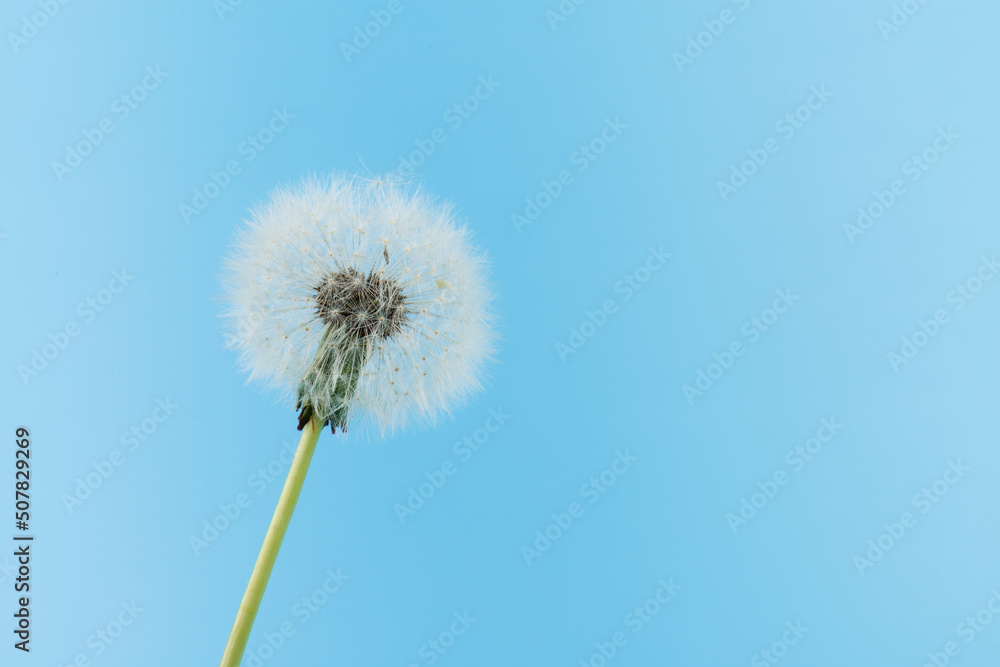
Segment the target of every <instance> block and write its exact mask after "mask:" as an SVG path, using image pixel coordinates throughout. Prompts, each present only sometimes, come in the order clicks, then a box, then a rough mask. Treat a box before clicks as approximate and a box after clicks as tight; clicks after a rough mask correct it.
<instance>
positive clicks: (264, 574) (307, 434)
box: [219, 416, 323, 667]
mask: <svg viewBox="0 0 1000 667" xmlns="http://www.w3.org/2000/svg"><path fill="white" fill-rule="evenodd" d="M322 430H323V420H322V418H320V417H318V416H313V417H312V419H310V420H309V423H308V424H306V426H305V428H303V429H302V438H301V440H299V448H298V449H297V450H296V451H295V458H294V459H293V460H292V465H291V468H289V470H288V478H287V479H285V487H284V488H283V489H282V490H281V497H280V498H278V507H277V508H276V509H275V510H274V516H273V517H272V518H271V525H270V526H269V527H268V529H267V535H265V536H264V545H263V546H262V547H261V548H260V555H259V556H257V564H256V565H254V568H253V574H251V575H250V583H249V584H247V590H246V593H244V594H243V601H242V602H241V603H240V610H239V611H238V612H237V614H236V622H235V623H233V629H232V631H231V632H230V633H229V642H228V643H227V644H226V652H225V653H224V654H223V655H222V662H221V663H219V665H220V667H239V664H240V661H241V660H242V659H243V651H244V650H245V649H246V646H247V640H248V639H249V638H250V629H251V628H252V627H253V622H254V619H255V618H257V610H258V609H259V608H260V601H261V598H263V597H264V588H265V587H266V586H267V580H268V579H269V578H270V577H271V570H272V569H273V568H274V561H275V559H276V558H277V557H278V550H279V549H280V548H281V541H282V540H283V539H284V537H285V531H286V530H288V522H289V521H291V518H292V512H294V511H295V503H296V502H297V501H298V499H299V492H300V491H301V490H302V483H303V482H304V481H305V479H306V472H307V471H308V470H309V462H310V461H311V460H312V456H313V452H314V451H316V441H317V440H319V434H320V431H322Z"/></svg>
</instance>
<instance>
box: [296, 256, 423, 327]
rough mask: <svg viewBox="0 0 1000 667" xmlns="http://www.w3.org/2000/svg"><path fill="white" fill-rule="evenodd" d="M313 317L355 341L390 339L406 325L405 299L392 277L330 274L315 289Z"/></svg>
mask: <svg viewBox="0 0 1000 667" xmlns="http://www.w3.org/2000/svg"><path fill="white" fill-rule="evenodd" d="M315 291H316V296H315V299H316V314H317V315H319V317H320V319H321V320H323V322H324V323H325V324H328V325H331V326H333V327H335V328H341V327H343V328H344V329H346V331H347V332H348V334H349V335H351V336H352V337H356V338H364V337H367V336H378V337H379V338H389V337H390V336H392V335H393V334H395V333H397V332H398V331H399V330H400V329H401V328H402V327H403V324H404V323H405V322H406V318H407V314H408V313H407V309H406V296H404V295H403V293H402V292H401V291H400V289H399V285H397V284H396V282H395V281H394V280H392V279H391V278H387V277H385V276H383V275H381V274H378V273H375V272H374V271H373V272H371V273H369V274H368V275H367V276H366V275H365V274H363V273H361V272H360V271H358V270H357V269H353V268H349V269H344V270H341V271H337V272H336V273H330V274H328V275H327V277H326V279H324V280H323V282H321V283H320V284H319V285H317V286H316V288H315Z"/></svg>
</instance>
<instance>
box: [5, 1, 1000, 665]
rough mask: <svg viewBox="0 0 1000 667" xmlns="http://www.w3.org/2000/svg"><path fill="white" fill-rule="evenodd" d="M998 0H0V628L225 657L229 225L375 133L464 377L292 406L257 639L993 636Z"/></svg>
mask: <svg viewBox="0 0 1000 667" xmlns="http://www.w3.org/2000/svg"><path fill="white" fill-rule="evenodd" d="M577 2H579V0H577ZM223 3H226V4H223ZM230 10H231V11H230ZM560 12H561V13H560ZM563 19H565V20H563ZM998 20H1000V7H998V6H997V5H996V4H995V3H992V2H986V1H985V0H983V1H978V2H977V1H972V0H969V1H966V2H949V3H945V2H917V0H906V1H901V2H896V3H893V2H891V1H890V0H880V1H869V2H798V1H796V2H792V1H790V0H789V1H785V2H770V3H767V2H759V1H758V0H736V1H734V2H728V1H726V0H717V1H714V2H697V3H695V2H683V3H682V2H668V3H664V2H652V1H650V2H599V1H597V0H590V1H588V2H582V3H581V4H576V2H574V1H573V0H563V1H562V2H561V3H560V2H558V1H557V0H547V1H544V2H526V1H525V2H521V1H518V2H500V1H499V0H496V1H493V2H476V3H454V2H452V3H447V2H430V1H424V2H411V1H410V0H400V1H399V2H396V1H395V0H394V1H393V2H389V0H377V1H374V2H369V1H364V2H344V3H320V2H287V3H273V2H272V3H265V2H260V1H256V2H255V1H251V0H247V1H245V2H242V3H237V2H236V1H235V0H228V1H227V0H220V1H219V2H215V3H214V4H213V2H210V1H209V0H202V1H199V2H170V3H167V2H161V3H151V2H143V3H130V2H110V1H104V2H102V1H96V2H69V3H68V4H61V2H60V1H59V0H43V1H41V2H38V1H37V0H9V1H8V2H5V3H4V5H3V9H2V11H0V28H2V32H3V34H4V35H5V37H4V43H3V44H2V45H0V68H2V73H0V91H2V100H3V103H2V105H0V128H2V131H0V146H2V156H3V160H2V167H0V183H2V187H0V234H2V236H0V272H2V273H0V277H2V280H3V285H4V288H3V290H2V291H0V294H2V304H0V310H2V313H3V327H2V328H0V353H2V355H3V360H2V363H0V371H2V373H3V379H2V381H0V387H2V391H3V395H2V401H0V404H2V406H3V408H2V424H0V429H2V431H0V432H2V440H3V443H4V444H3V447H2V451H3V452H4V455H3V459H4V460H3V462H2V465H0V470H2V471H3V474H2V481H0V499H2V500H0V516H2V517H4V519H3V522H2V526H3V527H2V529H0V541H2V542H3V544H5V545H9V544H12V542H9V540H10V537H11V536H12V535H13V533H14V532H15V530H14V526H13V474H14V469H13V458H14V454H13V451H14V435H13V434H14V429H15V427H16V426H19V425H25V426H27V427H29V429H30V431H31V434H32V448H33V458H32V461H31V462H32V472H33V475H34V476H33V478H32V491H31V494H32V503H33V516H32V523H31V533H32V534H34V535H35V542H34V546H33V549H34V552H33V561H32V574H31V576H32V591H31V593H32V597H31V609H32V614H33V615H32V629H33V634H32V643H31V647H32V651H31V653H30V655H23V654H21V653H20V652H19V651H16V650H14V649H13V647H12V644H13V636H12V634H11V630H12V628H13V619H12V616H11V614H13V611H14V604H15V599H14V598H15V595H14V591H13V588H12V586H13V576H14V574H13V572H12V566H13V561H12V560H11V559H10V558H9V557H0V565H3V569H2V570H0V610H2V614H0V616H2V618H4V619H6V620H4V621H3V622H2V623H0V633H2V636H4V637H6V638H7V639H5V640H4V645H3V646H0V656H2V657H0V664H3V665H8V664H9V665H18V664H26V665H45V666H54V665H60V666H62V665H70V664H73V663H74V661H77V664H80V665H86V664H92V665H95V666H100V667H112V666H117V665H121V666H129V667H133V666H135V665H144V666H146V665H148V666H161V665H163V666H174V665H182V664H183V665H188V664H190V665H214V664H217V662H218V659H219V657H220V655H221V651H222V648H223V646H224V644H225V640H226V636H227V633H228V631H229V628H230V626H231V624H232V621H233V618H234V614H235V611H236V608H237V605H238V603H239V600H240V596H241V595H242V592H243V588H244V586H245V584H246V581H247V578H248V576H249V573H250V570H251V568H252V565H253V562H254V559H255V558H256V554H257V550H258V548H259V545H260V542H261V539H262V537H263V534H264V531H265V530H266V527H267V524H268V522H269V520H270V517H271V512H272V510H273V507H274V504H275V502H276V499H277V496H278V493H279V490H280V486H281V481H282V480H283V477H284V471H285V469H286V466H285V464H284V463H282V459H281V452H282V447H283V443H286V442H289V443H292V444H293V445H294V443H295V442H296V441H297V436H298V433H297V432H296V431H295V428H294V427H295V415H294V413H293V411H292V410H291V409H290V408H289V407H288V406H284V405H280V404H276V402H275V397H274V396H273V395H270V394H267V393H264V392H261V391H259V390H257V389H256V388H254V387H246V386H244V379H243V377H241V376H240V375H239V373H238V372H237V371H236V370H235V368H234V364H235V357H234V355H233V354H232V353H230V352H228V351H226V350H225V349H224V342H225V341H224V335H223V332H222V330H221V325H220V320H219V318H218V314H219V312H220V310H221V307H222V305H221V303H220V302H219V293H220V289H219V285H218V274H219V272H220V269H221V265H220V261H221V258H222V257H223V256H224V254H225V253H226V250H227V247H228V244H229V243H230V241H231V239H232V235H233V232H234V230H235V229H236V228H237V227H238V225H239V224H240V221H241V219H242V218H243V216H244V215H245V213H246V211H247V209H248V207H251V206H252V205H254V204H255V203H256V202H259V201H260V200H261V199H262V198H264V197H266V196H267V194H268V192H269V191H270V189H271V188H272V187H273V186H275V185H277V184H279V183H287V182H290V181H294V180H295V179H298V178H299V177H301V176H303V175H306V174H311V173H313V172H320V173H322V172H327V171H329V170H342V171H348V172H361V173H380V172H386V171H389V170H393V169H396V168H398V167H399V164H400V159H401V157H402V158H404V159H407V160H410V159H411V157H412V160H413V161H414V162H417V163H419V166H417V167H416V171H415V174H414V180H415V181H417V182H418V183H420V184H422V186H423V187H425V188H426V189H427V190H428V191H429V192H431V193H433V194H434V195H436V196H438V197H441V198H445V199H449V200H451V201H453V202H454V203H455V204H456V206H457V209H458V210H459V211H460V213H461V215H462V216H463V217H465V218H466V219H467V220H468V223H469V225H470V226H471V228H472V229H473V230H474V234H475V238H476V240H477V242H478V243H479V244H480V245H481V246H482V247H484V248H485V249H486V250H487V251H488V253H489V255H490V257H491V259H492V262H493V268H492V279H493V282H494V285H495V289H496V293H497V295H498V296H497V301H496V305H497V310H498V312H499V313H500V315H501V328H502V339H503V340H502V349H501V351H500V353H499V354H498V357H497V363H495V364H493V365H492V366H491V380H490V385H489V387H488V390H487V391H486V392H484V393H483V394H481V395H480V396H478V397H477V398H476V399H475V400H474V401H472V402H471V403H470V404H469V405H467V406H465V407H464V408H463V409H461V410H460V411H458V412H457V414H456V416H455V419H454V420H453V421H445V422H444V423H442V424H441V425H440V426H439V427H438V428H436V429H434V430H424V431H418V432H410V433H406V434H403V435H400V436H397V437H394V438H392V439H390V440H387V441H374V442H372V441H367V440H363V439H361V438H359V437H358V436H353V437H348V438H341V437H332V436H330V435H329V433H325V434H324V435H323V437H322V439H321V441H320V443H319V449H318V451H317V454H316V457H315V459H314V462H313V465H312V469H311V470H310V474H309V477H308V480H307V482H306V486H305V490H304V492H303V494H302V497H301V500H300V503H299V507H298V510H297V512H296V514H295V517H294V520H293V522H292V525H291V528H290V530H289V533H288V537H287V539H286V541H285V544H284V547H283V549H282V552H281V554H280V557H279V559H278V562H277V566H276V568H275V571H274V575H273V577H272V580H271V584H270V587H269V589H268V592H267V595H266V597H265V598H264V601H263V606H262V608H261V611H260V615H259V617H258V620H257V623H256V626H255V630H254V634H253V636H252V637H251V641H250V651H251V652H248V654H247V655H248V657H247V660H245V661H244V664H245V665H256V664H269V665H333V664H338V665H340V664H342V665H394V666H399V667H407V666H409V665H414V664H415V665H431V664H438V665H441V666H446V665H456V666H457V665H479V666H483V667H485V666H487V665H580V664H584V665H588V664H589V665H592V666H593V667H600V665H603V664H605V663H607V664H614V665H622V666H626V665H637V666H638V665H643V666H646V665H649V666H653V665H674V664H676V665H712V666H716V665H746V664H750V665H752V666H757V665H765V664H775V663H776V662H780V663H781V664H782V665H789V666H791V665H803V666H804V665H841V664H860V665H889V664H896V665H914V666H918V665H923V664H928V663H929V664H934V662H933V661H937V662H938V664H943V663H942V661H946V662H948V663H949V664H956V665H960V666H966V667H975V666H985V665H992V664H995V661H996V656H997V654H998V652H1000V619H998V620H997V621H995V622H994V612H993V611H991V610H990V605H991V604H992V606H993V609H994V610H996V611H1000V597H997V598H994V595H995V593H994V591H996V590H1000V569H998V567H997V563H998V562H1000V559H998V556H1000V554H998V551H1000V549H998V548H1000V529H998V525H997V520H998V512H997V509H998V507H997V506H998V501H1000V484H998V483H997V480H998V479H1000V453H998V448H997V431H998V426H1000V418H998V414H1000V413H998V410H997V397H998V386H1000V385H998V370H1000V345H998V338H997V323H998V303H1000V280H994V281H992V282H991V281H990V280H987V279H986V278H987V277H990V278H992V274H993V272H995V270H996V269H994V268H991V267H992V263H993V262H994V261H995V258H996V257H997V254H996V253H998V252H1000V232H998V230H997V206H996V192H997V185H996V184H997V182H998V177H1000V166H998V157H997V156H998V155H1000V131H998V125H997V107H998V102H1000V94H998V93H1000V80H998V78H997V72H998V66H1000V46H998V41H997V39H996V30H995V26H996V25H997V22H998ZM379 22H381V24H384V25H380V23H379ZM38 26H41V27H38ZM366 30H367V31H368V33H369V35H365V31H366ZM370 35H374V36H370ZM123 96H124V97H123ZM456 104H457V105H459V106H458V108H455V105H456ZM55 163H58V164H55ZM227 165H228V168H229V170H230V171H229V173H228V174H224V173H223V172H225V171H226V169H227ZM213 174H214V176H213ZM213 179H214V182H213ZM553 195H555V196H553ZM526 200H527V201H526ZM185 207H190V208H185ZM859 207H860V208H861V209H862V212H864V211H870V213H868V215H869V216H871V217H870V218H864V217H862V219H861V221H860V223H859V222H858V218H859V210H858V209H859ZM515 216H520V217H515ZM666 254H669V257H665V255H666ZM654 268H655V270H653V269H654ZM116 272H117V273H116ZM963 290H964V294H963ZM88 300H90V301H88ZM779 311H780V312H779ZM67 326H69V332H67ZM72 332H75V335H74V334H72ZM931 333H933V335H931ZM904 338H905V339H906V340H905V341H904ZM911 346H912V347H911ZM36 352H37V356H36ZM890 353H891V354H893V355H898V358H897V357H895V356H890ZM702 374H703V375H702ZM685 385H689V388H688V389H685ZM697 392H700V393H697ZM158 402H159V403H158ZM491 410H493V411H497V412H498V413H502V415H503V417H502V420H503V424H502V425H501V426H500V427H499V429H497V430H496V431H495V432H493V433H488V432H487V431H485V430H482V431H477V429H482V428H485V427H486V426H487V425H489V426H491V427H492V426H495V425H496V424H497V423H498V422H497V421H496V420H493V421H488V418H489V417H490V411H491ZM157 420H159V421H157ZM824 420H825V422H824ZM133 429H135V433H133V432H132V430H133ZM487 436H488V437H487ZM466 438H468V439H471V440H472V442H475V439H476V438H478V439H479V440H480V441H481V443H482V444H481V445H479V449H478V450H473V449H471V448H470V447H468V446H467V445H465V444H462V445H458V446H457V448H456V443H462V442H463V439H466ZM822 441H825V442H822ZM796 448H798V450H797V449H796ZM446 461H451V462H452V464H453V465H454V469H453V470H454V471H455V474H454V475H451V476H445V477H444V483H443V484H441V485H440V488H434V489H432V486H433V480H437V482H438V483H439V484H440V482H441V479H442V475H441V474H439V473H436V472H435V471H439V470H441V468H442V466H443V465H445V462H446ZM269 465H270V466H271V473H268V472H267V469H268V466H269ZM449 469H450V470H451V469H452V468H449ZM605 471H610V472H605ZM272 475H273V476H272ZM268 480H271V481H268ZM429 480H430V481H429ZM591 480H594V481H591ZM425 482H426V483H427V484H424V483H425ZM422 484H424V486H421V485H422ZM411 489H412V490H413V492H414V493H415V494H417V496H413V497H411ZM925 489H926V491H925ZM432 490H433V494H432V493H431V492H432ZM420 493H423V494H424V495H425V496H429V497H428V498H426V499H423V504H422V505H420V504H419V501H418V500H417V499H416V498H417V497H418V496H419V494H420ZM407 503H412V505H411V507H416V509H415V511H414V512H413V513H412V515H411V514H408V513H405V512H401V510H400V507H403V506H406V504H407ZM573 503H576V505H573ZM241 504H242V507H241V506H240V505H241ZM237 511H238V515H237ZM571 511H572V515H571V514H570V512H571ZM227 514H228V516H227ZM553 515H555V517H553ZM570 521H572V523H570ZM213 524H214V526H213ZM559 524H562V527H560V525H559ZM536 531H539V532H538V533H536ZM546 533H547V534H548V536H547V537H545V535H546ZM539 535H541V536H542V537H539ZM198 540H202V541H203V542H198ZM11 551H12V547H10V548H9V547H8V546H3V547H2V549H0V553H3V554H8V553H11ZM331 575H332V576H331ZM324 585H325V587H326V588H325V589H324ZM330 591H334V592H330ZM303 598H305V600H303ZM658 598H659V599H658ZM983 610H985V611H983ZM977 613H978V615H979V620H976V615H977ZM970 618H971V619H972V620H971V621H969V620H967V619H970ZM457 619H464V620H457ZM472 619H474V620H472ZM991 622H992V623H991ZM119 624H122V625H119ZM973 628H978V629H973ZM282 630H284V636H283V635H282ZM269 642H270V643H269ZM275 646H276V647H277V648H274V647H275ZM765 651H766V653H764V652H765ZM80 656H82V657H80ZM581 661H582V663H581Z"/></svg>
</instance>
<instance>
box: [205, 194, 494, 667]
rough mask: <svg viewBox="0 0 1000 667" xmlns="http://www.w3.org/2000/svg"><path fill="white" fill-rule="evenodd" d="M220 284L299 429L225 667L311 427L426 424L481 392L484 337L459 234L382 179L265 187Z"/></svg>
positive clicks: (266, 565) (249, 365)
mask: <svg viewBox="0 0 1000 667" xmlns="http://www.w3.org/2000/svg"><path fill="white" fill-rule="evenodd" d="M226 287H227V289H226V296H227V300H228V303H229V308H228V310H227V312H226V316H227V318H228V319H229V321H230V323H231V325H232V327H231V328H232V330H233V332H234V334H233V335H232V337H231V338H230V345H231V346H232V347H234V348H235V349H236V350H237V351H238V352H239V355H240V365H241V366H242V367H243V369H244V370H245V371H246V372H247V373H248V375H249V378H250V380H252V381H255V380H259V381H262V382H264V383H265V384H267V385H270V386H271V387H273V388H276V389H278V390H280V391H281V392H283V393H284V394H285V396H286V397H287V398H288V400H289V402H291V401H294V404H295V409H296V410H297V411H298V429H299V430H300V431H302V438H301V441H300V443H299V447H298V450H297V451H296V454H295V458H294V460H293V462H292V464H291V467H290V469H289V473H288V478H287V480H286V481H285V487H284V489H283V490H282V493H281V497H280V498H279V500H278V507H277V509H276V510H275V514H274V518H273V519H272V521H271V525H270V527H269V528H268V531H267V535H266V537H265V539H264V546H263V547H262V548H261V552H260V556H259V557H258V560H257V564H256V566H255V567H254V571H253V574H252V575H251V578H250V584H249V586H248V587H247V591H246V594H245V595H244V598H243V602H242V603H241V605H240V609H239V612H238V614H237V618H236V622H235V624H234V625H233V630H232V633H231V635H230V638H229V643H228V645H227V646H226V651H225V654H224V656H223V659H222V666H223V667H231V666H232V667H235V666H237V665H239V662H240V660H241V658H242V656H243V651H244V649H245V648H246V643H247V639H248V637H249V634H250V628H251V627H252V625H253V621H254V618H255V617H256V615H257V609H258V607H259V605H260V600H261V598H262V597H263V594H264V587H265V586H266V585H267V580H268V578H269V577H270V573H271V569H272V568H273V566H274V561H275V559H276V557H277V554H278V549H279V548H280V546H281V541H282V538H283V537H284V534H285V531H286V529H287V527H288V522H289V520H290V519H291V515H292V511H293V510H294V507H295V503H296V501H297V499H298V495H299V492H300V490H301V488H302V483H303V481H304V479H305V474H306V470H307V469H308V466H309V461H310V460H311V458H312V454H313V451H314V450H315V447H316V442H317V440H318V438H319V433H320V431H321V430H322V429H323V427H325V426H327V425H329V426H330V429H331V431H332V432H333V433H336V432H337V430H338V429H339V430H340V431H345V430H346V429H347V428H348V424H350V425H351V426H352V427H353V426H354V425H355V424H361V425H366V426H367V427H369V428H371V429H373V430H374V431H376V432H378V433H379V434H383V435H384V434H385V433H387V432H391V431H394V430H397V429H399V428H402V427H405V426H406V425H408V424H410V423H413V422H416V423H422V424H426V423H433V422H434V421H435V419H436V418H437V417H438V416H439V415H440V414H441V413H448V412H449V409H450V407H451V406H453V405H455V404H456V403H460V402H462V401H463V400H464V399H465V398H467V397H468V396H469V395H470V394H471V393H473V392H475V391H476V390H477V389H479V387H480V380H481V377H482V371H483V364H484V362H485V361H486V360H487V359H488V357H489V356H490V354H491V352H492V345H493V341H494V335H493V329H492V322H491V317H490V293H489V290H488V288H487V286H486V280H485V266H484V258H483V256H482V255H481V254H479V252H478V251H476V250H475V248H474V247H473V246H472V245H471V243H470V240H469V238H468V233H467V231H466V230H465V229H464V228H463V227H462V226H460V225H459V224H458V223H457V221H456V219H455V216H454V213H453V211H452V209H451V207H450V206H448V205H438V204H436V203H435V202H433V201H431V200H430V199H429V198H428V197H426V196H424V195H421V194H419V193H410V192H408V191H407V190H406V189H404V188H403V187H401V186H400V185H398V184H395V183H392V182H386V181H380V180H374V181H368V180H362V179H347V178H343V177H337V176H335V177H330V178H328V179H326V180H322V181H321V180H319V179H316V178H313V179H311V180H307V181H305V182H304V183H302V184H300V185H299V186H297V187H295V188H282V189H278V190H276V191H275V192H274V193H273V194H272V196H271V199H270V201H269V202H267V203H266V204H264V205H262V206H261V207H259V208H257V209H256V210H255V211H253V215H252V219H251V220H250V222H249V224H248V225H247V226H246V227H245V228H244V229H243V230H242V231H241V232H240V234H239V236H238V238H237V243H236V248H235V250H234V252H233V255H232V256H231V257H230V259H229V260H228V262H227V286H226Z"/></svg>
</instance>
